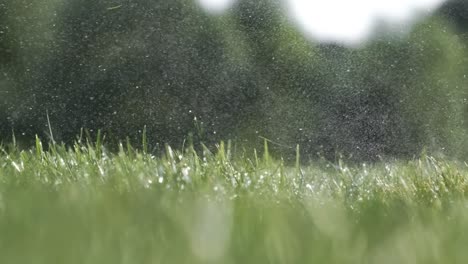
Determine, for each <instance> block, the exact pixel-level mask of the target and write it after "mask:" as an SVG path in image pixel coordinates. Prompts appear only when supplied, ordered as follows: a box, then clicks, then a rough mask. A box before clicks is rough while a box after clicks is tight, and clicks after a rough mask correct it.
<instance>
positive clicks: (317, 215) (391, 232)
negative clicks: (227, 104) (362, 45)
mask: <svg viewBox="0 0 468 264" xmlns="http://www.w3.org/2000/svg"><path fill="white" fill-rule="evenodd" d="M213 149H216V150H215V151H213ZM213 149H211V150H209V149H208V148H206V147H202V146H201V147H200V148H199V150H198V148H197V151H195V150H194V148H193V147H192V146H185V147H184V150H183V151H177V150H174V149H172V148H170V147H169V146H166V148H165V149H164V150H162V151H161V152H160V153H158V154H149V153H147V151H146V148H145V147H144V146H143V147H142V148H140V150H137V149H136V148H133V147H131V146H130V144H126V143H124V144H121V145H120V146H119V147H118V150H117V151H112V152H111V151H108V150H107V149H106V147H104V146H103V144H102V143H101V142H100V140H97V142H94V143H89V142H82V143H76V144H75V145H74V146H72V147H65V146H62V145H53V144H52V145H51V146H50V148H48V150H47V151H46V150H43V147H42V143H41V141H40V140H39V139H37V141H36V147H34V148H31V149H29V150H21V151H20V150H19V149H18V148H17V147H15V146H13V145H10V146H3V147H0V263H12V264H14V263H28V264H29V263H34V264H39V263H43V264H50V263H67V264H72V263H77V264H86V263H93V264H94V263H96V264H98V263H99V264H105V263H109V264H110V263H112V264H117V263H128V264H136V263H468V250H466V249H467V245H468V236H467V234H468V200H467V198H466V197H467V194H468V166H467V164H466V163H464V162H462V161H452V160H449V159H448V158H435V157H432V156H430V155H421V157H419V158H415V159H412V160H406V161H403V160H393V161H380V162H377V163H373V164H356V163H354V164H348V165H347V164H346V162H343V161H341V160H337V161H336V162H329V161H326V160H323V159H318V160H316V161H312V162H310V163H308V164H300V163H299V160H300V159H299V157H298V159H297V161H296V163H294V162H292V164H285V163H284V162H283V161H282V160H281V159H278V158H273V157H271V156H270V155H269V154H268V151H265V150H259V151H258V153H257V152H253V153H247V152H245V153H241V154H239V153H236V154H233V153H231V152H232V151H231V150H232V148H231V147H230V144H223V143H221V144H219V145H218V146H216V148H213Z"/></svg>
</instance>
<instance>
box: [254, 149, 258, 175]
mask: <svg viewBox="0 0 468 264" xmlns="http://www.w3.org/2000/svg"><path fill="white" fill-rule="evenodd" d="M254 157H255V170H258V154H257V149H256V148H254Z"/></svg>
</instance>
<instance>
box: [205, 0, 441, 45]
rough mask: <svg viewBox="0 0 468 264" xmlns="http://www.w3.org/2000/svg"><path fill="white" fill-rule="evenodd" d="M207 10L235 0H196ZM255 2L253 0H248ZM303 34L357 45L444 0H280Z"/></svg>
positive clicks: (221, 8)
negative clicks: (380, 25)
mask: <svg viewBox="0 0 468 264" xmlns="http://www.w3.org/2000/svg"><path fill="white" fill-rule="evenodd" d="M197 1H198V2H199V4H200V5H201V6H202V7H204V8H205V9H206V10H207V11H209V12H211V13H215V14H217V13H222V12H224V11H226V10H227V9H229V8H230V7H231V6H232V5H233V4H234V3H235V1H236V0H197ZM252 1H255V0H252ZM283 1H284V4H285V9H286V11H287V12H288V13H289V14H290V15H291V17H292V19H293V20H294V21H295V22H296V23H297V24H298V25H299V26H300V28H301V29H302V30H303V32H304V33H306V34H307V35H309V36H310V37H311V38H313V39H314V40H317V41H324V42H338V43H344V44H351V45H355V44H359V43H361V42H362V41H365V40H367V39H369V38H370V37H371V34H372V33H373V31H374V30H375V27H376V25H377V23H385V24H386V25H390V26H401V27H404V28H405V27H406V28H407V27H409V26H411V24H412V23H413V22H414V21H415V20H416V19H418V18H420V17H421V16H424V15H427V14H430V12H432V11H434V10H435V9H436V8H437V7H439V6H440V5H441V4H442V3H443V2H445V1H446V0H283Z"/></svg>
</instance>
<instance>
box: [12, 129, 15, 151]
mask: <svg viewBox="0 0 468 264" xmlns="http://www.w3.org/2000/svg"><path fill="white" fill-rule="evenodd" d="M11 142H12V144H13V148H15V149H16V136H15V131H14V130H13V129H12V130H11Z"/></svg>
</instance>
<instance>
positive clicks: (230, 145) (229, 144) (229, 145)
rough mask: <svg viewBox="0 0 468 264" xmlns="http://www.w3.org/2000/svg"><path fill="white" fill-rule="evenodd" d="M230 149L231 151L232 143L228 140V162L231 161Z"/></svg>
mask: <svg viewBox="0 0 468 264" xmlns="http://www.w3.org/2000/svg"><path fill="white" fill-rule="evenodd" d="M231 149H232V141H231V140H230V139H229V140H228V144H227V150H226V158H227V159H228V160H231V155H232V153H231Z"/></svg>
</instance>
